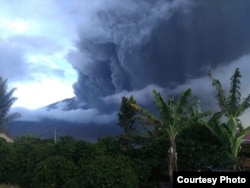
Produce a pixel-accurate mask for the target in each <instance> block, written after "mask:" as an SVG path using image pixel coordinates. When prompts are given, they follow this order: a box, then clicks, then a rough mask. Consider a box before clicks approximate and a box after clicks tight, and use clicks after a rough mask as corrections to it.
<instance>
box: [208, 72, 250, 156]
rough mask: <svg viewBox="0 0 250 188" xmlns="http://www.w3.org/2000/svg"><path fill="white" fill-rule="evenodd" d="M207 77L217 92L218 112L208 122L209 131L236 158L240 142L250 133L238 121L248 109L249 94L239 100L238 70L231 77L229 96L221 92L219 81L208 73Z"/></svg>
mask: <svg viewBox="0 0 250 188" xmlns="http://www.w3.org/2000/svg"><path fill="white" fill-rule="evenodd" d="M209 77H210V79H211V80H212V86H214V88H215V89H216V91H217V95H216V98H217V101H218V104H219V107H220V111H219V112H217V113H215V114H214V116H213V117H212V118H211V120H210V122H211V123H210V124H209V129H210V130H211V131H212V132H213V133H214V134H215V135H216V136H217V137H218V138H219V139H220V140H221V141H222V143H224V144H225V147H226V148H227V149H229V151H230V152H231V153H232V155H233V156H234V157H235V158H237V156H238V154H239V151H240V146H241V141H242V138H243V137H244V136H246V135H247V134H248V133H249V131H250V126H248V127H244V126H243V125H242V122H241V120H240V116H241V115H242V114H243V113H244V112H245V111H246V110H247V109H248V108H249V107H250V94H249V95H248V96H247V97H246V98H243V99H241V92H240V78H241V77H242V76H241V73H240V70H239V68H236V69H235V72H234V74H233V76H232V77H231V79H230V80H231V87H230V90H229V95H228V96H226V92H225V91H224V90H223V88H222V86H221V83H220V81H219V80H217V79H215V78H214V77H213V76H212V73H211V71H209ZM223 117H225V118H226V121H225V122H223V123H221V122H220V120H221V119H222V118H223Z"/></svg>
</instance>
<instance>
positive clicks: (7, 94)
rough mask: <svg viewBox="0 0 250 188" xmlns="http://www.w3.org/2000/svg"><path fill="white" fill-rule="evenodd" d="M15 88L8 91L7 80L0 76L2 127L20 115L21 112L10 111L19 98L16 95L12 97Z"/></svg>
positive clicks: (0, 120)
mask: <svg viewBox="0 0 250 188" xmlns="http://www.w3.org/2000/svg"><path fill="white" fill-rule="evenodd" d="M15 90H16V88H13V89H11V90H9V91H8V90H7V80H4V79H3V78H2V77H1V76H0V127H1V126H3V125H5V124H6V123H8V122H9V121H11V120H13V119H15V118H18V117H19V116H20V114H19V113H11V114H10V113H9V109H10V107H11V106H12V104H13V103H14V102H15V101H16V100H17V98H16V97H12V95H13V93H14V92H15Z"/></svg>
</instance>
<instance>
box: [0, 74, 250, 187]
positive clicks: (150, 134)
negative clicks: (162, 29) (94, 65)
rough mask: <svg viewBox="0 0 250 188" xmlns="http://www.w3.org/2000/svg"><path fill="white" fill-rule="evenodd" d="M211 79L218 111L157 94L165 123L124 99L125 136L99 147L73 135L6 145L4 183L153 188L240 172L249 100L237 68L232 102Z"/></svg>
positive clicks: (1, 149)
mask: <svg viewBox="0 0 250 188" xmlns="http://www.w3.org/2000/svg"><path fill="white" fill-rule="evenodd" d="M210 77H211V79H212V84H213V85H214V86H215V88H216V90H217V91H218V95H217V99H218V101H219V105H220V107H221V111H219V112H213V111H208V112H202V111H201V108H200V106H199V100H198V98H197V97H195V96H193V95H192V92H191V89H187V90H185V91H183V93H182V94H181V95H180V96H179V97H177V98H174V97H171V98H170V99H169V100H164V99H163V97H162V96H161V94H160V93H159V92H157V91H155V90H154V91H153V95H154V99H155V104H156V106H157V109H158V110H159V116H157V115H154V114H153V113H151V112H150V111H148V110H147V109H144V108H143V107H141V106H139V105H138V104H136V101H135V99H134V98H133V97H132V96H131V97H130V98H126V97H123V98H122V101H121V107H120V111H119V113H118V125H119V126H122V127H123V128H124V134H123V135H120V136H116V137H105V138H101V139H99V140H98V141H97V142H95V143H89V142H86V141H84V140H76V139H74V138H73V137H71V136H64V137H61V138H60V139H59V140H58V141H57V142H55V141H54V140H53V139H39V138H36V137H33V136H32V135H24V136H21V137H19V138H17V139H15V141H14V142H13V143H9V142H6V141H5V140H3V139H0V184H12V185H18V186H20V187H23V188H33V187H36V188H39V187H40V188H44V187H46V188H64V187H65V188H79V187H81V188H84V187H87V188H99V187H105V188H108V187H110V188H113V187H121V188H122V187H124V188H125V187H126V188H127V187H129V188H133V187H134V188H137V187H141V188H146V187H150V188H153V187H158V185H159V183H160V182H166V181H171V180H172V171H177V170H178V171H197V170H199V169H201V168H202V167H203V166H212V167H213V168H219V169H233V170H235V169H236V168H235V167H236V166H237V165H238V161H237V159H238V158H237V157H238V154H239V152H240V145H239V143H240V141H241V139H242V137H243V136H244V135H246V134H247V133H248V132H249V127H247V128H245V127H244V126H243V125H242V122H241V121H240V119H239V117H240V115H241V114H242V113H243V112H244V111H245V110H246V109H247V108H249V98H250V97H249V96H248V97H247V98H245V99H243V100H242V102H241V100H240V99H239V98H240V94H239V83H240V82H239V77H240V73H239V70H238V69H236V71H235V73H234V75H233V76H232V79H231V81H232V84H231V90H230V93H231V95H229V96H228V97H226V96H225V92H224V91H223V90H222V87H221V85H220V82H219V81H218V80H216V79H215V78H213V77H212V75H211V74H210ZM233 109H234V110H233ZM236 109H238V110H236ZM222 118H223V119H222ZM223 120H224V121H223ZM141 127H143V128H144V129H141ZM142 130H143V132H141V131H142ZM139 133H140V134H139ZM177 151H178V158H177ZM177 159H178V160H177ZM177 163H178V168H177Z"/></svg>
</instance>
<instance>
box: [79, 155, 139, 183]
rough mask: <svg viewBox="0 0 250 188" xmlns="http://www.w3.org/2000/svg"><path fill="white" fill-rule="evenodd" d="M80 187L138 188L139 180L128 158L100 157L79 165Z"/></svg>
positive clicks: (84, 161)
mask: <svg viewBox="0 0 250 188" xmlns="http://www.w3.org/2000/svg"><path fill="white" fill-rule="evenodd" d="M78 166H79V170H78V172H79V173H78V180H79V182H78V186H79V187H82V188H84V187H87V188H100V187H103V188H104V187H105V188H113V187H120V188H127V187H130V188H137V187H138V179H137V176H136V174H135V172H134V171H133V168H132V166H131V164H130V161H129V160H128V158H126V157H124V156H116V157H113V156H109V155H99V156H96V157H94V158H92V159H90V160H86V159H84V158H82V159H81V160H80V162H79V164H78Z"/></svg>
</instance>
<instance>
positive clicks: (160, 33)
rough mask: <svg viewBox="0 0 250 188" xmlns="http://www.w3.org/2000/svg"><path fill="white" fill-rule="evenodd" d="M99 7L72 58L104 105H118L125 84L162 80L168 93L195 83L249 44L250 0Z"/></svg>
mask: <svg viewBox="0 0 250 188" xmlns="http://www.w3.org/2000/svg"><path fill="white" fill-rule="evenodd" d="M100 4H102V3H100ZM97 7H98V8H96V9H95V11H92V16H91V18H90V19H89V22H86V24H87V23H88V24H89V23H92V25H88V26H87V25H84V24H83V25H81V28H80V29H79V35H78V40H77V41H76V48H75V49H74V50H72V51H71V52H70V53H69V54H68V56H67V59H68V61H69V62H70V63H71V64H72V65H73V66H74V67H75V69H76V70H77V71H78V75H79V76H78V81H77V82H76V83H75V84H74V86H73V87H74V91H75V94H76V96H77V97H78V98H79V100H81V101H83V102H84V103H85V104H86V106H87V107H89V108H98V109H99V110H100V112H104V111H105V112H106V111H107V110H110V111H112V107H111V106H110V104H111V102H110V101H117V96H121V95H123V94H124V92H125V93H126V92H127V93H133V92H134V91H140V90H141V91H142V92H143V91H148V90H147V89H146V88H148V87H149V86H150V85H157V86H158V87H159V88H162V89H163V90H165V91H166V92H164V93H166V94H168V93H171V92H170V91H177V90H178V88H183V87H184V86H187V87H189V86H190V87H191V86H194V85H192V83H193V82H194V81H195V80H196V81H197V82H198V83H200V81H202V79H204V76H207V71H208V69H212V70H216V68H218V67H221V66H224V68H225V71H226V69H227V67H226V66H225V65H228V64H230V63H232V62H233V61H234V60H236V59H238V58H240V57H242V56H244V55H247V54H248V53H249V52H250V42H249V41H250V24H249V19H248V18H249V16H250V12H249V8H250V2H249V1H247V0H239V1H234V0H227V1H225V0H221V1H217V0H210V1H207V0H185V1H182V0H178V1H170V0H169V1H165V0H164V1H163V0H155V1H150V0H139V1H132V0H129V1H126V3H124V2H117V1H108V3H107V4H105V5H104V4H103V6H97ZM78 11H79V10H78ZM78 14H79V15H80V14H81V12H78ZM86 28H88V29H86ZM233 63H234V62H233ZM246 68H247V69H248V70H249V68H248V67H246ZM232 73H233V72H232V71H230V72H229V74H232ZM226 74H228V73H226ZM222 79H225V78H224V77H223V78H222ZM226 79H228V78H226ZM195 83H196V82H195ZM206 83H207V82H206ZM188 84H189V85H188ZM209 85H210V83H209V82H208V85H206V86H204V87H207V88H209ZM181 86H183V87H181ZM112 97H113V99H112ZM203 98H204V97H203ZM138 100H140V99H139V98H138ZM149 101H150V100H149ZM144 102H145V101H144ZM106 103H108V105H109V106H108V107H107V104H106ZM113 110H114V108H113Z"/></svg>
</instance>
